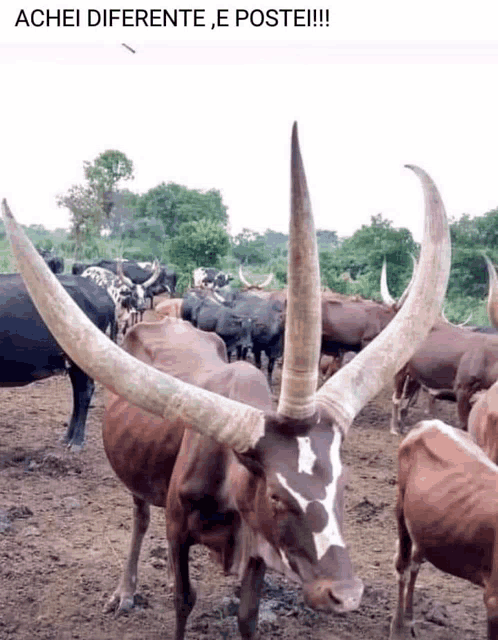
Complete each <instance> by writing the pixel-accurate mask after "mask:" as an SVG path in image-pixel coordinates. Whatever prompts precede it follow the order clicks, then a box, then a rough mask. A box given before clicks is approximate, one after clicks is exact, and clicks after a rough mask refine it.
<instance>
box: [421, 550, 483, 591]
mask: <svg viewBox="0 0 498 640" xmlns="http://www.w3.org/2000/svg"><path fill="white" fill-rule="evenodd" d="M493 546H494V545H493V543H492V542H490V541H488V542H487V543H486V544H478V545H476V544H474V545H454V544H452V545H445V546H441V545H440V546H438V547H437V548H429V549H427V550H426V553H425V557H426V559H427V560H428V561H429V562H430V563H431V564H433V565H434V566H435V567H436V568H437V569H440V570H441V571H444V572H445V573H449V574H450V575H453V576H456V577H457V578H463V579H464V580H469V582H472V583H473V584H476V585H478V586H480V587H484V586H486V582H487V580H488V579H489V576H490V574H491V570H492V561H493Z"/></svg>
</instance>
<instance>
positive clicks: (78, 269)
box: [71, 262, 92, 276]
mask: <svg viewBox="0 0 498 640" xmlns="http://www.w3.org/2000/svg"><path fill="white" fill-rule="evenodd" d="M91 266H92V264H91V263H90V262H74V263H73V266H72V267H71V273H72V274H73V276H80V275H81V274H82V273H83V271H85V269H88V267H91Z"/></svg>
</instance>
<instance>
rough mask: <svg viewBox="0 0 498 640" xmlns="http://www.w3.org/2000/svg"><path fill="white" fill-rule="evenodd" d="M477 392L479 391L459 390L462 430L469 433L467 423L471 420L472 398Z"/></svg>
mask: <svg viewBox="0 0 498 640" xmlns="http://www.w3.org/2000/svg"><path fill="white" fill-rule="evenodd" d="M475 391H478V389H475V390H472V389H458V390H457V410H458V417H459V418H460V423H461V426H462V429H463V430H464V431H467V422H468V420H469V414H470V410H471V409H472V403H471V402H470V398H471V397H472V396H473V394H474V393H475Z"/></svg>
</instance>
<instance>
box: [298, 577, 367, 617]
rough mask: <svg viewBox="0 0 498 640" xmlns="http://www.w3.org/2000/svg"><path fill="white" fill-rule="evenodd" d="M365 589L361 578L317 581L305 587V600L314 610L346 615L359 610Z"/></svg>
mask: <svg viewBox="0 0 498 640" xmlns="http://www.w3.org/2000/svg"><path fill="white" fill-rule="evenodd" d="M363 588H364V587H363V582H362V581H361V580H360V579H359V578H352V579H350V580H326V579H322V580H315V581H314V582H312V583H309V584H307V585H305V586H304V599H305V601H306V604H308V605H309V606H310V607H312V608H313V609H317V610H320V611H333V612H334V613H346V612H348V611H355V609H358V607H359V606H360V602H361V597H362V595H363Z"/></svg>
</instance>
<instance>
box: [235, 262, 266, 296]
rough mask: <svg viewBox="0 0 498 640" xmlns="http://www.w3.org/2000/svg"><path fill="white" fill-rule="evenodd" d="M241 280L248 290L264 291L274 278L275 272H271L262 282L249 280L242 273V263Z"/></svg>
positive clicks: (240, 268)
mask: <svg viewBox="0 0 498 640" xmlns="http://www.w3.org/2000/svg"><path fill="white" fill-rule="evenodd" d="M239 280H240V281H241V282H242V284H243V285H244V287H245V290H246V291H262V290H263V289H264V288H265V287H268V286H269V285H270V282H271V281H272V280H273V273H269V274H268V275H267V276H266V278H265V279H264V280H263V282H261V283H255V282H249V280H247V278H246V277H245V276H244V274H243V273H242V265H240V267H239Z"/></svg>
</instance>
